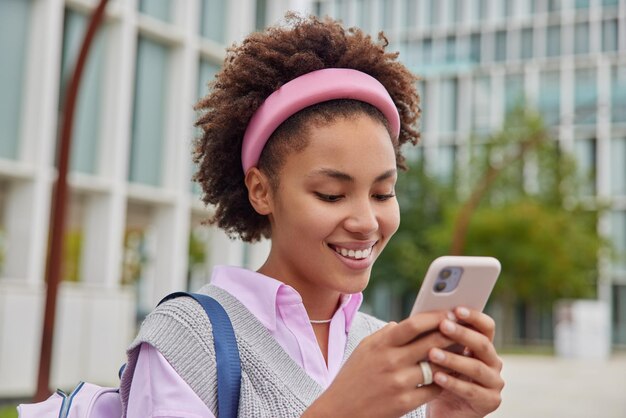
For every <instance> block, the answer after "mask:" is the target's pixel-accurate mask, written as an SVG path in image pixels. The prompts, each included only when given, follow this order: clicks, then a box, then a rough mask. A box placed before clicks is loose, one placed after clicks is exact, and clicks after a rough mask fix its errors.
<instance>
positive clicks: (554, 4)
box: [548, 0, 561, 12]
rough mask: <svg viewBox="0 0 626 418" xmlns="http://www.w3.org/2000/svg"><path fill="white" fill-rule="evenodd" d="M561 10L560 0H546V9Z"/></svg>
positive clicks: (550, 10) (551, 10)
mask: <svg viewBox="0 0 626 418" xmlns="http://www.w3.org/2000/svg"><path fill="white" fill-rule="evenodd" d="M559 10H561V0H548V11H549V12H556V11H559Z"/></svg>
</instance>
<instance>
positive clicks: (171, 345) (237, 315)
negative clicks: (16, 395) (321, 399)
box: [120, 285, 425, 418]
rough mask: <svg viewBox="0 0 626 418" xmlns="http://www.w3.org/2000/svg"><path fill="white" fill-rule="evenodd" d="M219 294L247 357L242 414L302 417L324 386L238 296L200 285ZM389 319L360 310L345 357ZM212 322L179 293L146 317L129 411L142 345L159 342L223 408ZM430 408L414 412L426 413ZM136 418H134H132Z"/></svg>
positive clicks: (126, 383)
mask: <svg viewBox="0 0 626 418" xmlns="http://www.w3.org/2000/svg"><path fill="white" fill-rule="evenodd" d="M200 293H204V294H207V295H209V296H212V297H213V298H215V299H217V300H218V301H219V302H220V304H221V305H222V306H223V307H224V309H225V310H226V312H227V313H228V315H229V317H230V319H231V321H232V324H233V328H234V330H235V336H236V338H237V345H238V347H239V355H240V357H241V394H240V400H239V416H241V417H268V418H280V417H299V416H301V415H302V413H303V412H304V410H305V409H306V408H307V407H308V406H309V405H311V404H312V403H313V401H314V400H315V399H316V398H317V397H318V396H320V394H321V393H322V392H323V390H324V389H323V388H322V387H321V386H320V385H319V384H318V383H317V382H316V381H315V380H313V379H312V378H311V377H310V376H309V375H308V374H307V373H306V372H305V371H304V370H303V369H302V368H301V367H300V366H299V365H298V364H296V363H295V362H294V360H293V359H292V358H291V357H290V356H289V354H287V353H286V352H285V351H284V350H283V349H282V347H281V346H280V345H279V344H278V342H276V340H275V339H274V337H272V336H271V334H270V333H269V332H268V330H267V329H266V328H265V327H264V326H263V325H262V324H261V323H260V322H259V321H258V320H257V318H256V317H255V316H254V315H253V314H252V313H250V311H248V310H247V309H246V308H245V307H244V306H243V305H242V304H241V303H240V302H239V301H238V300H237V299H236V298H234V297H233V296H231V295H230V294H229V293H227V292H226V291H224V290H222V289H220V288H218V287H215V286H211V285H207V286H205V287H204V288H202V289H201V290H200ZM383 325H384V322H382V321H380V320H378V319H376V318H374V317H372V316H369V315H366V314H363V313H360V312H359V313H358V314H357V315H356V316H355V318H354V320H353V322H352V325H351V327H350V332H349V333H348V341H347V344H346V351H345V353H344V359H343V361H344V362H345V361H346V359H347V358H348V357H349V356H350V354H351V353H352V352H353V351H354V349H355V348H356V346H357V345H358V344H359V342H360V341H361V340H362V339H363V338H365V337H366V336H368V335H369V334H371V333H373V332H374V331H376V330H378V329H380V328H381V327H382V326H383ZM210 329H211V323H210V322H209V320H208V319H207V317H206V315H205V313H204V311H203V309H202V307H200V305H198V304H197V303H196V302H195V301H194V300H192V299H191V298H177V299H174V300H171V301H168V302H166V303H164V304H162V305H160V306H159V307H158V308H156V309H155V310H154V311H153V312H152V313H151V314H150V315H148V317H147V318H146V320H145V321H144V323H143V324H142V326H141V330H140V331H139V334H138V336H137V338H136V339H135V341H134V342H133V343H132V345H131V346H130V348H129V349H128V364H127V366H126V369H125V370H124V375H123V377H122V384H121V387H120V393H121V395H122V402H123V403H124V406H125V407H124V410H126V403H127V400H128V395H129V393H130V385H131V381H132V374H133V372H134V369H135V364H136V362H137V356H138V355H139V345H140V344H141V343H143V342H147V343H149V344H151V345H152V346H154V347H156V349H157V350H159V352H160V353H161V354H162V355H163V356H164V357H165V358H166V359H167V361H168V362H169V363H170V364H171V365H172V367H173V368H174V370H176V372H177V373H178V374H179V375H180V376H181V377H182V378H183V380H184V381H185V382H187V384H188V385H189V386H190V387H191V389H192V390H193V391H194V392H195V393H196V394H197V395H198V396H199V397H200V399H202V401H203V402H204V403H205V404H206V405H207V406H208V408H209V409H210V410H211V411H216V410H217V390H216V385H217V376H216V368H215V351H214V346H213V338H212V333H211V332H210ZM424 415H425V414H424V408H420V409H418V410H415V411H413V412H412V413H410V414H409V415H407V416H408V417H424ZM130 418H134V417H130Z"/></svg>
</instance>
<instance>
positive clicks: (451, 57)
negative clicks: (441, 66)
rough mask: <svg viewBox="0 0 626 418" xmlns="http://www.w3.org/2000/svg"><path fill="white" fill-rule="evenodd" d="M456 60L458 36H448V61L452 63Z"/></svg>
mask: <svg viewBox="0 0 626 418" xmlns="http://www.w3.org/2000/svg"><path fill="white" fill-rule="evenodd" d="M455 60H456V38H455V37H454V36H448V37H447V38H446V62H448V63H451V62H454V61H455Z"/></svg>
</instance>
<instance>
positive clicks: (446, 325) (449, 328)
mask: <svg viewBox="0 0 626 418" xmlns="http://www.w3.org/2000/svg"><path fill="white" fill-rule="evenodd" d="M455 329H456V326H455V325H454V323H453V322H451V321H448V320H445V321H443V330H444V331H446V332H448V333H452V332H454V330H455Z"/></svg>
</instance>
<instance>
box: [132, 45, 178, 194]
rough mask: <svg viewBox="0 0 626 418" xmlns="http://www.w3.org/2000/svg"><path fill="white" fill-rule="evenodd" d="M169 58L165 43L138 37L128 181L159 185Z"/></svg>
mask: <svg viewBox="0 0 626 418" xmlns="http://www.w3.org/2000/svg"><path fill="white" fill-rule="evenodd" d="M168 61H169V50H168V48H167V47H166V46H164V45H161V44H159V43H157V42H155V41H153V40H151V39H148V38H145V37H142V36H140V37H139V41H138V44H137V66H136V70H135V98H134V108H133V130H132V142H131V152H130V169H129V171H128V177H129V180H130V181H131V182H137V183H144V184H149V185H153V186H157V185H160V184H161V180H162V179H161V166H162V162H163V140H164V135H163V133H164V131H165V124H164V121H165V118H166V112H165V103H167V93H166V92H167V84H168V83H167V76H168V71H167V70H168Z"/></svg>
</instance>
